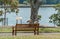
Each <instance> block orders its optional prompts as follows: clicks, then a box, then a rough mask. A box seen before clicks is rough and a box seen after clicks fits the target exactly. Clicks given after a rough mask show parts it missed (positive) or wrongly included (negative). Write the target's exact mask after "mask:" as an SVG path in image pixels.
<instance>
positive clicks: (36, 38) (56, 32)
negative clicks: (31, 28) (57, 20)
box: [0, 27, 60, 39]
mask: <svg viewBox="0 0 60 39" xmlns="http://www.w3.org/2000/svg"><path fill="white" fill-rule="evenodd" d="M39 32H40V33H39V35H34V34H33V32H30V33H28V32H25V31H24V32H18V33H17V36H12V28H11V27H2V28H1V27H0V39H60V27H58V28H40V29H39Z"/></svg>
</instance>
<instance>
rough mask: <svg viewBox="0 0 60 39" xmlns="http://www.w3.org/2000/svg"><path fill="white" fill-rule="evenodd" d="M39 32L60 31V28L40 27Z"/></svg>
mask: <svg viewBox="0 0 60 39" xmlns="http://www.w3.org/2000/svg"><path fill="white" fill-rule="evenodd" d="M39 32H41V33H44V32H45V33H49V32H50V33H52V32H60V28H40V29H39Z"/></svg>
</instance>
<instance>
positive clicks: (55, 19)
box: [49, 4, 60, 26]
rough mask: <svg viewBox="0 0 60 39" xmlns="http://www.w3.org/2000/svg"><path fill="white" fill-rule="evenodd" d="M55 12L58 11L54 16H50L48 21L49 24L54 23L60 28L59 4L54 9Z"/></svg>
mask: <svg viewBox="0 0 60 39" xmlns="http://www.w3.org/2000/svg"><path fill="white" fill-rule="evenodd" d="M54 8H55V9H56V10H58V12H57V13H56V14H52V15H51V16H50V17H49V19H50V21H49V22H50V23H54V24H55V25H58V26H60V4H57V5H56V6H55V7H54Z"/></svg>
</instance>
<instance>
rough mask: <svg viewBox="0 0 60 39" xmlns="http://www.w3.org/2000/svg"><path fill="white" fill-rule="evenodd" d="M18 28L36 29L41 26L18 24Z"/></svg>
mask: <svg viewBox="0 0 60 39" xmlns="http://www.w3.org/2000/svg"><path fill="white" fill-rule="evenodd" d="M15 27H16V28H34V27H39V24H16V26H15Z"/></svg>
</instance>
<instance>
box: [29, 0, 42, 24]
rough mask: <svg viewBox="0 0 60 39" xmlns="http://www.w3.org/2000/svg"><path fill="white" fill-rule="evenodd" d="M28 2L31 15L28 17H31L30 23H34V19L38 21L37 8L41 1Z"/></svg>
mask: <svg viewBox="0 0 60 39" xmlns="http://www.w3.org/2000/svg"><path fill="white" fill-rule="evenodd" d="M30 4H31V16H30V19H31V24H34V22H35V21H37V22H38V10H39V7H40V5H41V1H39V0H34V1H32V0H30Z"/></svg>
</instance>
